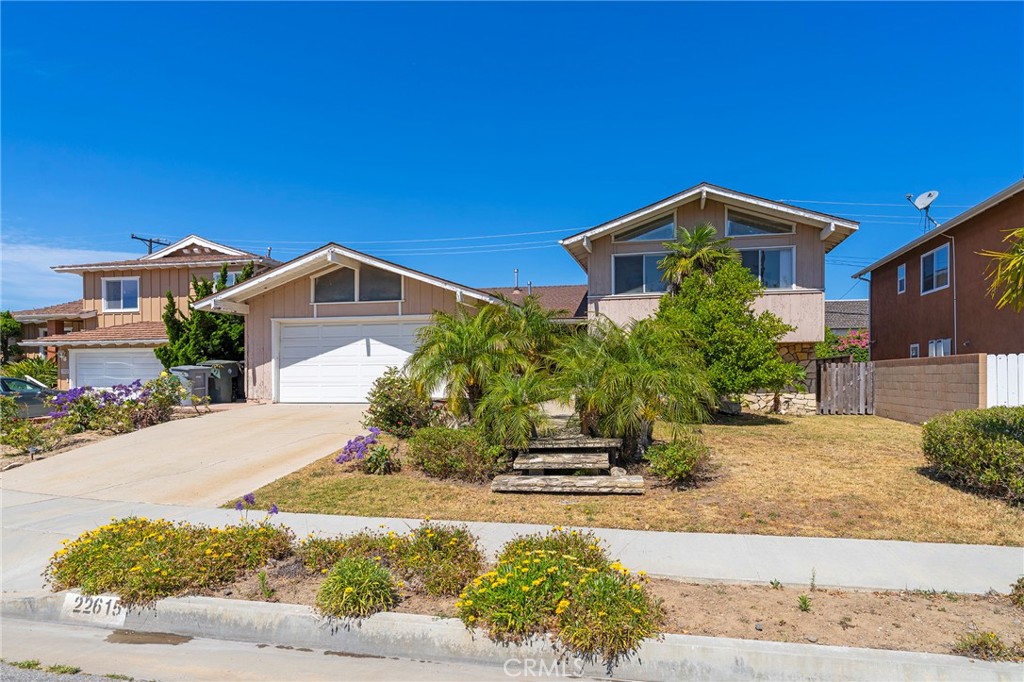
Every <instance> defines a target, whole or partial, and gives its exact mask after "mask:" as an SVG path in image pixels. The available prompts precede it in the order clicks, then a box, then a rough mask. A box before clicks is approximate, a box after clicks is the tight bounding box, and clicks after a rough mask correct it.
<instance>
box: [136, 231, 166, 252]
mask: <svg viewBox="0 0 1024 682" xmlns="http://www.w3.org/2000/svg"><path fill="white" fill-rule="evenodd" d="M131 237H132V239H135V240H136V241H140V242H142V243H143V244H145V245H146V248H147V249H148V250H149V253H150V254H152V253H153V244H159V245H160V246H170V245H171V243H170V242H169V241H167V240H166V239H157V238H156V237H140V236H138V235H137V234H135V233H134V232H132V234H131Z"/></svg>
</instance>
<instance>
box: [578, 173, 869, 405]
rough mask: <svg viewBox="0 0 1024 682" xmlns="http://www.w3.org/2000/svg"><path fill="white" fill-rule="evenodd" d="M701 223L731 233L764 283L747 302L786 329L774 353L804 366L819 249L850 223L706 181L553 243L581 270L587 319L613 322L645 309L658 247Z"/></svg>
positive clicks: (819, 314) (818, 336)
mask: <svg viewBox="0 0 1024 682" xmlns="http://www.w3.org/2000/svg"><path fill="white" fill-rule="evenodd" d="M705 222H710V223H711V224H712V225H714V226H715V227H716V228H717V229H718V231H719V234H720V235H724V236H726V237H731V238H732V242H731V246H733V247H734V248H736V249H737V250H739V252H740V258H741V260H742V262H743V264H744V265H745V266H746V267H747V268H749V269H750V271H751V272H752V273H754V275H756V276H757V277H758V278H759V279H760V280H761V282H762V283H763V284H764V286H765V293H764V296H762V297H761V298H760V299H759V300H758V301H757V302H756V304H755V308H756V309H758V310H770V311H772V312H773V313H775V314H776V315H778V316H779V317H781V318H782V320H783V321H784V322H786V323H787V324H790V325H792V326H793V327H794V329H793V331H792V332H790V333H789V334H787V335H786V336H785V338H784V339H783V343H782V344H781V346H780V351H781V352H782V354H783V357H785V358H786V359H787V360H790V361H794V362H799V363H800V364H802V365H803V366H804V367H805V368H808V369H813V360H814V344H815V343H817V342H819V341H821V340H822V339H823V337H824V329H825V254H826V253H828V252H829V251H831V250H832V249H834V248H835V247H836V246H838V245H839V244H840V243H841V242H842V241H843V240H844V239H846V238H847V237H849V236H850V235H852V234H853V233H854V232H856V230H857V228H858V226H859V223H857V222H856V221H853V220H847V219H845V218H840V217H838V216H833V215H828V214H825V213H819V212H817V211H811V210H808V209H805V208H799V207H797V206H791V205H789V204H784V203H781V202H778V201H771V200H769V199H763V198H761V197H756V196H752V195H750V194H744V193H742V192H737V191H734V190H731V189H725V188H724V187H717V186H715V185H711V184H708V183H701V184H699V185H696V186H694V187H691V188H689V189H687V190H684V191H682V192H680V193H678V194H676V195H673V196H671V197H668V198H667V199H662V200H661V201H658V202H656V203H653V204H651V205H649V206H645V207H643V208H640V209H637V210H635V211H633V212H631V213H627V214H626V215H623V216H620V217H618V218H615V219H614V220H610V221H608V222H606V223H602V224H600V225H598V226H596V227H592V228H590V229H589V230H584V231H583V232H580V233H578V234H574V235H572V236H571V237H567V238H565V239H563V240H561V242H560V243H561V244H562V246H563V247H565V249H566V250H567V251H568V252H569V253H570V254H571V255H572V257H573V258H574V259H576V262H577V263H579V265H580V267H582V268H583V271H584V272H586V273H587V284H588V304H587V308H588V311H589V314H590V316H595V315H605V316H607V317H608V318H610V319H611V320H613V321H615V322H617V323H619V324H623V323H627V322H629V321H630V320H635V319H641V318H644V317H648V316H650V315H652V314H653V313H654V312H655V311H656V310H657V308H658V301H659V299H660V298H661V296H662V294H663V293H664V291H665V283H664V282H662V280H661V272H660V271H659V270H658V266H657V263H658V261H659V260H661V258H662V257H663V256H664V255H665V249H664V247H663V246H662V244H663V243H664V242H666V241H671V240H672V239H673V238H674V237H675V233H676V228H677V227H685V228H688V229H692V228H693V227H694V226H696V225H700V224H702V223H705ZM809 375H810V376H811V377H813V375H814V373H813V371H812V372H809ZM808 388H809V389H810V388H811V387H810V386H809V387H808Z"/></svg>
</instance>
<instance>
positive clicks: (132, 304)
mask: <svg viewBox="0 0 1024 682" xmlns="http://www.w3.org/2000/svg"><path fill="white" fill-rule="evenodd" d="M138 310H139V278H138V277H116V278H115V277H110V278H105V279H104V280H103V312H105V313H128V312H137V311H138Z"/></svg>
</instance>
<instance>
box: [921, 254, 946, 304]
mask: <svg viewBox="0 0 1024 682" xmlns="http://www.w3.org/2000/svg"><path fill="white" fill-rule="evenodd" d="M948 286H949V244H943V245H942V246H940V247H939V248H937V249H935V250H934V251H929V252H928V253H926V254H924V255H923V256H921V293H922V294H928V293H931V292H933V291H938V290H939V289H945V288H946V287H948Z"/></svg>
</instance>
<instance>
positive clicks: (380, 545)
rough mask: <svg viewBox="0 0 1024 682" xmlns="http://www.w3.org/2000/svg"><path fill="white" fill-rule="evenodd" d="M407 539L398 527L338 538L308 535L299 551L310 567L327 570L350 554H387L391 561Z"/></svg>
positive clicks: (307, 567)
mask: <svg viewBox="0 0 1024 682" xmlns="http://www.w3.org/2000/svg"><path fill="white" fill-rule="evenodd" d="M405 542H406V539H405V537H404V536H401V535H398V534H397V533H395V532H394V531H390V532H388V533H386V534H385V533H375V532H373V531H369V530H364V531H360V532H358V533H351V534H349V535H342V536H341V537H336V538H320V537H315V536H311V537H308V538H306V539H305V540H303V541H302V542H301V543H300V544H299V549H298V554H299V558H301V559H302V565H303V566H305V567H306V570H307V571H310V572H311V573H326V572H327V571H328V570H329V569H330V568H331V566H333V565H334V564H336V563H338V562H339V561H340V560H342V559H344V558H346V557H364V558H373V557H386V558H388V560H389V562H390V557H391V556H392V555H394V554H395V553H397V552H400V551H401V549H402V545H404V543H405Z"/></svg>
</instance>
